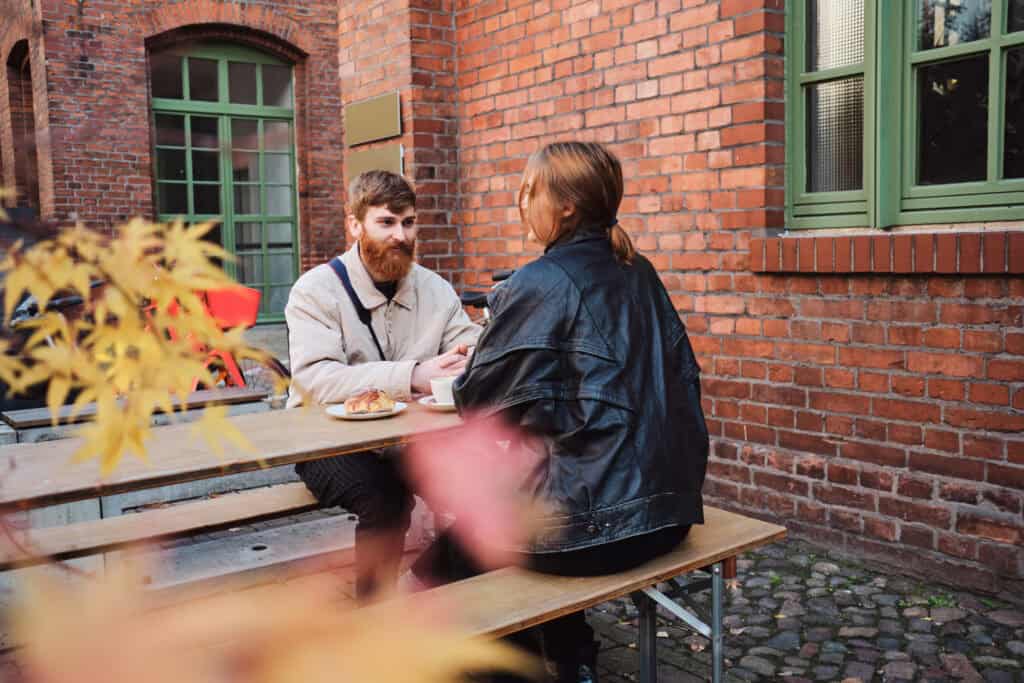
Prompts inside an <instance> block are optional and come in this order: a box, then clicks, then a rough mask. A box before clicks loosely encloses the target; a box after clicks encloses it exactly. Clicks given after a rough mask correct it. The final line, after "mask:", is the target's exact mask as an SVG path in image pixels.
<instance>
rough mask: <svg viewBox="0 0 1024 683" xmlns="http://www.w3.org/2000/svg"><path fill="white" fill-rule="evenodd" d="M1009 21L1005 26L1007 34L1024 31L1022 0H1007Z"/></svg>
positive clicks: (1023, 6)
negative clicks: (1008, 3)
mask: <svg viewBox="0 0 1024 683" xmlns="http://www.w3.org/2000/svg"><path fill="white" fill-rule="evenodd" d="M1009 2H1010V20H1009V23H1008V24H1007V33H1013V32H1014V31H1024V0H1009Z"/></svg>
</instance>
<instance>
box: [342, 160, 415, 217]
mask: <svg viewBox="0 0 1024 683" xmlns="http://www.w3.org/2000/svg"><path fill="white" fill-rule="evenodd" d="M348 201H349V206H350V207H351V212H352V215H353V216H355V217H356V220H358V221H360V222H361V221H362V220H363V219H365V218H366V210H367V209H369V208H370V207H371V206H386V207H387V208H388V211H390V212H391V213H395V214H399V213H402V212H403V211H405V210H406V209H408V208H409V207H412V208H416V193H415V192H414V191H413V189H412V185H410V184H409V181H408V180H406V179H405V178H403V177H402V176H400V175H398V174H397V173H392V172H390V171H366V172H365V173H360V174H359V175H358V176H356V178H355V179H354V180H353V181H352V183H351V184H350V185H349V187H348Z"/></svg>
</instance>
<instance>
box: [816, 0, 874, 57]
mask: <svg viewBox="0 0 1024 683" xmlns="http://www.w3.org/2000/svg"><path fill="white" fill-rule="evenodd" d="M807 27H808V28H807V31H808V35H807V70H808V71H820V70H822V69H834V68H836V67H840V66H849V65H851V64H859V63H860V62H862V61H864V0H809V2H808V3H807Z"/></svg>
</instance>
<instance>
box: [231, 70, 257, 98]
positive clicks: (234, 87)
mask: <svg viewBox="0 0 1024 683" xmlns="http://www.w3.org/2000/svg"><path fill="white" fill-rule="evenodd" d="M258 68H259V67H258V66H257V65H256V64H241V63H239V62H228V90H229V91H230V94H229V96H230V98H231V101H232V102H234V103H235V104H256V69H258Z"/></svg>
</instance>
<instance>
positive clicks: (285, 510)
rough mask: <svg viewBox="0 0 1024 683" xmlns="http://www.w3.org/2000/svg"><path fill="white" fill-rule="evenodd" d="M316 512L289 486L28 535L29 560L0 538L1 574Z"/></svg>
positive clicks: (304, 493)
mask: <svg viewBox="0 0 1024 683" xmlns="http://www.w3.org/2000/svg"><path fill="white" fill-rule="evenodd" d="M316 507H317V502H316V499H315V498H314V497H313V494H311V493H310V492H309V490H308V489H307V488H306V485H305V484H302V483H290V484H278V485H276V486H270V487H265V488H260V489H253V490H251V491H243V492H239V493H228V494H225V495H221V496H217V497H214V498H209V499H206V500H199V501H192V502H188V503H183V504H180V505H173V506H169V507H162V508H156V509H152V510H146V511H143V512H138V513H132V514H127V515H121V516H117V517H107V518H104V519H98V520H94V521H88V522H79V523H77V524H69V525H65V526H55V527H47V528H42V529H32V530H31V531H29V532H28V538H27V541H28V543H30V544H31V545H30V547H29V548H27V549H28V550H30V551H31V552H32V555H31V556H26V555H25V552H24V551H25V549H23V548H19V547H17V546H15V545H14V544H13V543H12V542H11V540H10V539H9V538H6V537H0V571H4V570H7V569H13V568H16V567H23V566H29V565H34V564H41V563H43V562H46V561H48V560H64V559H69V558H73V557H81V556H83V555H91V554H93V553H99V552H107V551H111V550H118V549H121V548H125V547H127V546H131V545H135V544H139V543H145V542H150V541H155V540H158V539H167V538H173V537H175V536H182V535H185V534H193V533H200V532H203V531H212V530H214V529H218V528H223V527H227V526H231V525H232V524H236V523H239V522H252V521H256V520H260V519H267V518H269V517H275V516H279V515H284V514H295V513H299V512H305V511H307V510H312V509H314V508H316Z"/></svg>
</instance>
